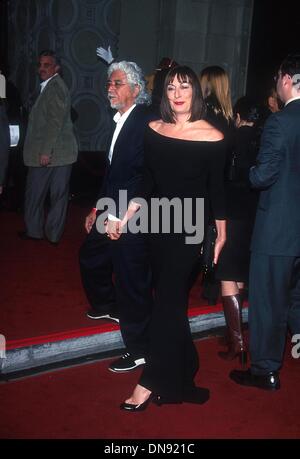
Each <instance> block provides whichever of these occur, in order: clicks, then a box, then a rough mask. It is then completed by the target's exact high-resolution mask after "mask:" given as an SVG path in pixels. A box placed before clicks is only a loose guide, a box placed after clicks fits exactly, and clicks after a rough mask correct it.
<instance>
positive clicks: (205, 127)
mask: <svg viewBox="0 0 300 459" xmlns="http://www.w3.org/2000/svg"><path fill="white" fill-rule="evenodd" d="M199 128H201V130H202V135H203V136H205V137H206V138H205V139H203V140H207V141H211V142H217V141H219V140H223V139H224V135H223V133H222V132H221V131H219V130H218V129H216V128H215V127H214V126H213V125H212V124H210V123H208V122H207V121H205V120H201V121H200V124H199Z"/></svg>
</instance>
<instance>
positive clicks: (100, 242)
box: [79, 61, 153, 372]
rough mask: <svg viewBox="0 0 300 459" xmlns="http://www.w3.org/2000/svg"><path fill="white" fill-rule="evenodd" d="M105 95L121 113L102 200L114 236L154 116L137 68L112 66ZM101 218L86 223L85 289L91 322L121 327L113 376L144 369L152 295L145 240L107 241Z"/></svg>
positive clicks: (133, 191)
mask: <svg viewBox="0 0 300 459" xmlns="http://www.w3.org/2000/svg"><path fill="white" fill-rule="evenodd" d="M107 90H108V99H109V101H110V105H111V107H112V108H113V109H115V110H117V113H116V115H115V116H114V121H115V123H116V125H115V129H114V132H113V135H112V139H111V143H110V148H109V153H108V160H107V163H108V164H107V168H106V174H105V177H104V182H103V186H102V191H101V195H100V197H106V198H111V199H112V200H113V201H114V203H115V204H116V209H117V210H116V215H112V214H109V215H108V220H107V222H106V223H107V228H110V230H111V231H112V232H113V231H114V228H117V226H118V225H119V222H120V220H121V219H122V217H123V215H122V212H121V210H120V209H119V207H120V206H119V192H120V190H123V191H122V193H124V192H126V193H127V201H126V202H125V208H124V209H123V210H124V212H125V211H126V210H127V203H128V202H129V201H130V199H132V198H133V197H136V195H137V192H138V189H139V186H140V183H141V179H142V167H143V156H144V154H143V153H144V150H143V148H144V147H143V138H144V130H145V128H146V126H147V124H148V122H149V121H150V120H152V119H153V116H152V114H151V112H150V111H149V109H148V107H147V104H148V103H149V102H150V97H149V95H148V94H147V92H146V90H145V80H144V78H143V75H142V72H141V69H140V68H139V67H138V66H137V65H136V64H135V63H134V62H127V61H121V62H119V63H113V64H111V65H110V67H109V68H108V81H107ZM97 214H99V212H96V209H94V210H93V211H92V212H91V213H90V214H89V215H88V216H87V218H86V222H85V228H86V230H87V232H88V235H87V237H86V239H85V241H84V243H83V245H82V246H81V248H80V253H79V260H80V270H81V277H82V283H83V287H84V289H85V292H86V295H87V298H88V300H89V303H90V305H91V307H92V310H91V311H89V312H88V313H87V316H88V317H89V318H91V319H109V320H114V321H116V322H119V323H120V330H121V334H122V338H123V341H124V344H125V346H126V351H127V352H126V353H125V354H124V355H123V356H122V357H121V358H120V359H118V360H116V361H115V362H113V363H112V365H111V366H110V370H111V371H115V372H121V371H129V370H133V369H135V368H137V367H138V366H140V365H143V364H144V363H145V358H144V357H145V352H146V349H147V343H148V336H147V328H148V323H149V317H150V312H151V308H152V294H151V277H150V269H149V261H148V253H147V248H146V245H145V241H144V236H143V234H132V233H129V232H128V233H127V234H124V237H122V238H120V240H111V239H109V238H108V234H107V233H105V232H104V234H103V233H102V232H99V231H98V230H97V226H96V219H97ZM112 274H114V276H115V279H114V281H115V282H114V283H113V280H112ZM117 306H118V310H117Z"/></svg>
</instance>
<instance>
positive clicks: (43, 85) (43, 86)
mask: <svg viewBox="0 0 300 459" xmlns="http://www.w3.org/2000/svg"><path fill="white" fill-rule="evenodd" d="M56 75H58V73H55V74H54V75H52V77H50V78H48V80H45V81H43V82H42V83H40V86H41V91H42V90H43V89H44V88H45V86H46V85H47V84H48V83H49V81H50V80H52V78H54V77H55V76H56Z"/></svg>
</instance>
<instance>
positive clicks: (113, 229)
mask: <svg viewBox="0 0 300 459" xmlns="http://www.w3.org/2000/svg"><path fill="white" fill-rule="evenodd" d="M104 224H105V226H106V235H107V237H109V239H111V240H112V241H117V240H118V239H119V238H120V236H121V234H122V229H123V226H124V225H123V222H122V221H121V220H117V221H115V220H110V219H107V220H106V222H105V223H104Z"/></svg>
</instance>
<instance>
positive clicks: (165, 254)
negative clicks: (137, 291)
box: [139, 127, 225, 403]
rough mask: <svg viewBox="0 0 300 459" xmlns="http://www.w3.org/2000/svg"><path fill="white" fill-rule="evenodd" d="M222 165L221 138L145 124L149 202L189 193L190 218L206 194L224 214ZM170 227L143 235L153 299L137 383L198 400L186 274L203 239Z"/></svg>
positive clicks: (171, 398) (172, 397) (169, 397)
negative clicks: (193, 137) (190, 136)
mask: <svg viewBox="0 0 300 459" xmlns="http://www.w3.org/2000/svg"><path fill="white" fill-rule="evenodd" d="M224 165H225V144H224V141H222V140H221V141H217V142H207V141H188V140H181V139H175V138H170V137H166V136H163V135H160V134H158V133H157V132H155V131H153V130H152V129H151V128H150V127H149V128H147V130H146V133H145V173H144V181H143V189H142V190H141V193H140V196H141V197H143V198H146V199H147V200H148V203H149V204H150V202H151V198H153V197H155V198H160V199H161V198H168V199H173V198H179V199H180V200H181V202H182V206H183V209H184V208H185V207H184V206H185V202H186V201H184V199H186V198H190V203H191V202H192V203H193V206H192V207H193V211H192V213H191V212H186V215H188V217H187V218H190V219H192V220H194V222H195V221H196V220H195V216H196V215H195V212H196V211H197V209H196V198H204V200H205V203H206V204H208V201H210V204H211V206H212V209H213V212H214V215H215V218H216V219H220V220H221V219H225V196H224V184H223V180H224ZM183 213H184V211H183ZM171 215H172V214H171ZM173 217H174V216H173ZM185 223H186V222H185ZM189 223H191V222H189ZM183 226H184V227H186V225H183ZM170 227H171V232H169V233H163V232H162V228H160V231H159V232H158V233H156V234H154V233H149V234H148V236H147V239H148V241H149V244H150V253H151V265H152V272H153V280H154V300H155V301H154V309H153V314H152V319H151V324H150V347H149V352H148V355H147V359H146V365H145V367H144V370H143V373H142V375H141V378H140V381H139V383H140V384H141V385H142V386H144V387H146V388H148V389H149V390H151V391H152V392H153V393H155V394H159V395H160V396H161V397H162V401H165V402H170V403H176V402H182V401H191V402H195V403H201V393H200V392H199V391H197V389H196V387H195V383H194V377H195V375H196V372H197V370H198V355H197V352H196V349H195V346H194V343H193V340H192V335H191V331H190V327H189V322H188V317H187V307H188V285H189V276H190V274H191V271H192V269H193V267H194V264H195V263H196V262H197V259H198V256H199V251H200V242H201V241H197V243H196V244H190V243H189V244H187V243H186V235H187V231H186V230H184V229H183V231H182V232H181V233H176V232H175V226H174V221H172V222H171V225H170ZM198 395H199V397H198Z"/></svg>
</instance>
